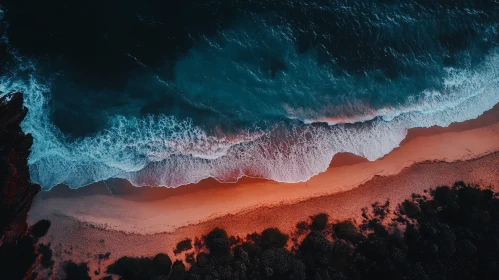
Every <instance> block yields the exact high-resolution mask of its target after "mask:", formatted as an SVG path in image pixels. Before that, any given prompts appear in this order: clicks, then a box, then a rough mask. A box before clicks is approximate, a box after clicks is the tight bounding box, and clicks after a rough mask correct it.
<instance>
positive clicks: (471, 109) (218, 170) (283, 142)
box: [0, 23, 499, 188]
mask: <svg viewBox="0 0 499 280" xmlns="http://www.w3.org/2000/svg"><path fill="white" fill-rule="evenodd" d="M260 24H262V26H261V28H260V29H258V28H256V27H254V28H253V29H252V30H257V32H256V33H251V34H247V33H245V32H242V33H241V30H239V29H238V30H236V31H237V32H236V31H234V30H232V31H231V30H229V31H225V32H223V33H221V34H219V38H218V39H212V38H205V44H204V45H201V46H200V47H199V48H194V49H193V50H191V52H190V56H188V57H187V58H186V59H184V60H181V61H180V62H179V63H178V65H177V66H176V71H177V73H176V74H177V75H176V79H177V80H176V83H177V85H176V86H179V87H181V88H183V90H184V91H185V92H186V95H187V96H185V97H186V98H187V99H190V100H191V101H192V100H196V101H197V102H198V101H199V100H200V99H202V101H199V102H200V103H201V104H205V103H206V104H205V105H206V106H208V107H215V108H214V109H216V110H218V111H224V109H225V110H228V109H227V108H229V109H232V108H234V107H232V106H234V104H233V103H210V102H212V100H215V101H214V102H225V100H226V99H227V96H226V95H227V93H228V92H229V93H232V92H233V91H238V90H239V91H241V90H243V89H241V87H240V86H239V84H238V83H237V82H238V81H243V82H242V83H243V84H245V83H246V82H247V81H248V80H250V81H252V82H251V83H249V84H250V85H251V86H253V88H252V87H248V88H245V89H244V91H242V92H241V95H242V96H243V97H244V99H243V98H241V99H240V100H239V103H238V104H237V106H239V107H235V109H234V111H235V112H236V114H239V115H238V116H239V117H240V118H241V119H244V117H245V115H246V114H249V113H250V112H251V110H253V108H247V106H248V105H247V104H250V105H251V104H258V107H260V108H261V109H259V110H261V112H259V114H261V115H264V114H270V113H273V112H276V111H279V110H278V109H279V108H280V107H283V108H282V110H281V111H283V112H284V113H287V115H288V117H289V118H290V119H298V120H301V121H291V124H290V123H289V122H282V123H278V124H275V125H274V127H273V128H271V129H266V130H265V131H260V132H247V133H240V134H238V135H230V136H229V135H225V136H223V135H217V136H213V135H208V134H207V133H206V132H205V131H203V130H202V129H201V128H199V127H196V126H194V125H193V124H192V122H191V121H190V120H179V119H176V118H174V117H171V116H166V115H160V116H156V117H152V116H151V117H146V118H142V119H139V118H130V117H124V116H115V117H112V119H111V120H110V124H111V125H110V128H108V129H107V130H104V131H101V132H99V133H98V134H96V135H92V136H88V137H85V138H83V139H79V140H77V141H73V140H68V139H66V138H65V137H64V135H62V133H61V132H60V131H59V130H58V128H57V127H56V126H55V125H53V124H52V122H51V120H50V119H49V115H48V102H49V100H50V85H49V84H48V83H46V82H44V81H41V80H39V79H38V78H37V77H36V76H35V73H36V71H35V69H34V68H35V66H34V65H35V64H34V63H31V62H29V61H26V60H25V59H23V58H20V57H19V56H16V58H17V60H18V62H19V69H18V70H17V72H15V73H10V74H8V75H4V76H3V77H1V78H0V91H3V92H4V93H6V92H9V91H12V90H20V91H23V92H24V93H25V105H26V107H28V109H29V113H28V116H27V117H26V119H25V120H24V122H23V124H22V127H23V129H24V130H25V131H26V132H29V133H31V134H33V136H34V143H33V146H32V153H31V156H30V158H29V165H30V171H31V176H32V180H33V181H35V182H38V183H40V184H41V185H42V186H43V187H44V188H50V187H52V186H54V185H56V184H59V183H65V184H67V185H69V186H71V187H80V186H83V185H86V184H90V183H93V182H96V181H101V180H106V179H109V178H113V177H117V178H125V179H128V180H130V181H131V182H132V183H133V184H135V185H138V186H139V185H161V186H169V187H177V186H180V185H184V184H188V183H195V182H198V181H200V180H202V179H204V178H208V177H214V178H216V179H218V180H220V181H232V180H235V179H236V178H238V177H240V176H242V175H244V174H248V173H249V174H251V175H253V176H261V177H265V178H269V179H272V180H276V181H281V182H297V181H304V180H307V179H308V178H310V177H311V176H313V175H315V174H318V173H320V172H323V171H325V170H326V168H327V167H328V165H329V163H330V161H331V159H332V157H333V156H334V155H335V154H336V153H340V152H349V153H353V154H356V155H359V156H363V157H365V158H367V159H369V160H375V159H377V158H379V157H382V156H383V155H385V154H387V153H389V152H390V151H391V150H393V149H394V148H396V147H397V146H398V145H399V144H400V142H401V141H402V140H403V139H404V137H405V136H406V134H407V129H409V128H413V127H429V126H433V125H438V126H448V125H449V124H450V123H452V122H460V121H465V120H468V119H473V118H476V117H477V116H479V115H480V114H482V113H483V112H484V111H486V110H488V109H491V108H492V107H493V106H494V105H495V104H496V103H498V102H499V82H498V79H499V67H498V65H499V51H497V50H496V51H495V52H492V53H491V54H490V55H489V56H488V58H487V59H486V60H485V61H484V62H483V63H482V64H481V65H480V66H479V67H476V68H474V69H451V68H449V69H446V75H445V78H444V79H443V89H442V90H440V91H437V90H434V89H427V90H425V91H423V92H421V93H420V94H418V95H415V96H418V97H417V98H416V97H415V98H414V100H412V99H408V100H406V102H405V103H404V104H398V105H397V106H393V105H392V106H393V107H382V108H376V109H373V108H370V107H367V106H365V105H363V104H362V103H360V102H355V101H351V100H350V99H348V98H347V97H348V96H347V95H345V96H342V97H341V98H342V99H341V100H339V101H337V102H336V104H335V105H334V106H332V105H331V106H329V107H328V106H327V104H326V106H324V107H323V108H322V109H321V108H319V109H318V108H314V109H313V111H311V112H310V111H308V110H312V109H309V108H302V107H300V102H301V101H303V100H308V99H307V98H308V95H307V94H311V95H312V94H315V93H316V94H318V96H322V95H320V94H319V93H321V91H324V90H327V88H328V87H327V86H324V84H326V85H329V86H331V87H336V86H337V85H339V86H338V88H339V89H345V90H349V89H351V88H352V87H355V86H356V84H355V81H354V82H352V81H348V80H344V79H342V78H338V77H334V76H333V75H332V74H331V73H330V72H329V71H328V70H327V69H326V67H323V66H319V65H318V63H317V61H316V59H315V58H314V55H313V53H305V54H297V53H296V51H295V50H294V47H293V44H292V41H293V39H292V31H291V29H290V28H289V27H285V28H271V27H269V26H266V25H265V23H260ZM257 25H258V24H257ZM243 30H250V29H243ZM266 32H270V33H266ZM220 44H224V45H225V48H228V49H229V50H230V52H228V51H226V50H225V48H221V46H220ZM267 44H272V47H269V46H267ZM253 49H257V50H258V49H259V50H262V52H264V51H269V49H277V50H281V52H282V53H284V54H285V58H286V61H288V65H287V70H286V72H285V73H280V74H278V75H277V76H276V77H275V78H271V77H269V76H268V74H266V73H264V71H263V70H261V69H260V68H259V66H258V65H254V64H252V63H250V62H252V61H253V58H251V59H249V60H248V63H247V64H244V65H242V64H240V63H236V62H235V60H234V58H233V56H241V55H240V54H245V55H247V54H251V55H253V52H252V50H253ZM248 50H250V51H249V53H248ZM214 64H219V65H221V66H220V67H219V68H223V69H231V70H230V71H229V70H226V71H225V72H223V73H222V74H224V75H222V76H223V79H222V78H220V73H218V72H216V73H215V72H213V71H211V72H213V73H210V69H212V67H213V65H214ZM199 69H201V73H203V75H202V76H199V75H198V74H192V73H196V71H197V70H199ZM217 71H218V70H217ZM193 75H194V76H193ZM245 75H250V76H249V77H248V76H245ZM19 77H24V78H22V79H21V78H19ZM270 82H272V83H273V84H272V86H270V87H269V88H265V87H263V86H262V85H264V84H265V83H270ZM369 82H372V81H371V80H369V79H366V80H365V81H363V83H369ZM403 82H404V81H398V82H397V83H396V84H394V85H389V86H387V87H386V89H387V90H388V89H393V88H395V89H399V88H398V87H399V86H400V87H401V88H400V90H403V89H402V86H403ZM347 83H350V84H347ZM202 85H203V86H205V88H202V87H201V86H202ZM343 85H344V86H343ZM307 89H308V90H310V91H312V92H307ZM384 89H385V86H380V87H379V88H378V90H384ZM210 90H216V93H213V94H215V96H216V97H217V98H214V97H212V96H210V95H207V94H205V91H210ZM281 90H282V91H284V93H285V94H286V96H287V98H288V99H289V100H291V102H294V103H295V104H286V105H284V106H282V105H281V104H278V103H271V102H262V100H265V98H270V97H272V98H277V99H278V98H279V95H278V93H279V91H281ZM304 95H306V96H305V97H306V98H303V96H304ZM353 97H355V96H353ZM328 98H329V99H328V100H329V101H335V100H333V99H334V98H336V96H335V95H330V96H329V97H328ZM312 99H313V100H312V101H310V102H311V103H312V104H314V105H316V104H321V103H324V102H323V100H321V99H320V98H318V97H317V98H316V97H314V98H312ZM344 99H345V100H344ZM352 100H355V98H352ZM343 101H345V102H343ZM203 102H204V103H203ZM352 102H353V103H352ZM326 103H327V102H326ZM276 104H277V105H276ZM217 106H218V107H217ZM345 106H347V107H348V106H350V107H352V108H347V109H345ZM254 107H257V105H255V106H254ZM338 111H340V112H353V113H352V114H347V115H345V116H341V115H340V116H338V114H330V112H338ZM233 113H234V112H233ZM256 115H258V114H256ZM331 116H333V117H331ZM250 119H251V118H250ZM317 122H327V123H328V124H329V125H319V124H314V123H317ZM350 124H355V125H350Z"/></svg>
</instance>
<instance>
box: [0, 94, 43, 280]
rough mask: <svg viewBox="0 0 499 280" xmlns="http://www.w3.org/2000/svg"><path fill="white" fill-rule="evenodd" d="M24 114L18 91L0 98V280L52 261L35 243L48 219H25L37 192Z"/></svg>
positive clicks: (31, 272) (25, 275) (28, 274)
mask: <svg viewBox="0 0 499 280" xmlns="http://www.w3.org/2000/svg"><path fill="white" fill-rule="evenodd" d="M26 113H27V109H26V108H25V107H23V96H22V94H21V93H11V94H7V95H6V96H4V97H2V98H0V271H1V273H2V278H3V277H6V278H4V279H23V278H28V279H29V278H31V277H33V278H34V277H36V275H37V272H36V268H37V267H38V266H39V265H40V262H41V259H43V263H44V264H52V262H51V261H50V260H47V259H46V258H47V257H49V258H50V256H40V255H41V254H43V252H46V254H50V255H51V251H50V249H49V248H47V246H44V247H41V249H39V248H38V245H37V242H38V239H39V238H40V237H42V236H44V235H45V234H46V233H47V231H48V229H49V227H50V221H48V220H42V221H39V222H38V223H36V224H35V225H34V226H32V227H30V226H28V224H27V222H26V219H27V215H28V211H29V209H30V207H31V203H32V201H33V197H34V196H35V195H36V194H37V193H38V192H39V191H40V186H39V185H36V184H33V183H31V182H30V176H29V169H28V156H29V154H30V147H31V144H32V142H33V138H32V137H31V135H30V134H25V133H24V132H23V131H22V130H21V126H20V124H21V121H22V120H23V119H24V117H25V116H26ZM40 252H41V253H40ZM37 260H40V261H37Z"/></svg>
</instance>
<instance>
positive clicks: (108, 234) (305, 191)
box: [30, 107, 499, 260]
mask: <svg viewBox="0 0 499 280" xmlns="http://www.w3.org/2000/svg"><path fill="white" fill-rule="evenodd" d="M498 116H499V108H497V107H496V108H495V109H493V110H491V111H489V112H487V113H486V114H484V116H481V117H480V118H478V119H477V120H472V121H468V122H464V123H461V124H453V125H451V126H450V127H449V128H438V127H434V128H427V129H414V130H411V131H409V134H408V138H407V139H406V140H405V141H404V142H403V144H402V145H401V147H400V148H398V149H396V150H394V151H392V152H391V153H390V154H388V155H386V156H385V157H384V158H382V159H379V160H376V161H374V162H369V161H366V160H364V159H362V158H359V157H356V156H353V155H348V154H340V155H337V156H336V157H335V159H333V161H332V163H331V166H330V167H329V169H328V170H327V171H326V172H324V173H321V174H319V175H317V176H315V177H313V178H311V179H310V180H308V181H307V182H302V183H293V184H286V183H277V182H272V181H268V180H263V179H251V178H243V179H242V180H240V181H239V182H238V183H235V184H221V183H218V182H216V181H214V180H213V179H209V180H204V181H203V182H201V183H199V184H195V185H190V186H183V187H180V188H178V189H164V188H131V189H130V188H126V187H123V186H122V187H118V188H117V190H116V188H115V186H111V185H110V183H109V182H108V187H109V188H110V189H111V191H113V192H114V193H115V194H116V193H118V194H119V195H111V194H110V193H109V191H108V190H107V189H105V186H104V185H103V184H96V185H95V186H92V187H89V188H83V189H79V190H74V191H73V190H71V191H70V190H64V189H63V188H55V189H54V191H50V192H47V193H44V194H42V195H40V196H38V197H37V199H36V200H35V202H34V203H33V207H32V210H31V212H30V219H31V221H30V222H33V221H36V220H38V219H42V218H48V219H50V220H52V222H53V225H52V228H51V230H50V231H49V234H48V235H47V236H46V237H45V238H44V240H45V241H46V242H52V244H53V245H52V246H53V249H54V252H55V255H56V259H58V260H64V259H69V258H72V259H75V260H78V259H81V260H88V258H89V257H92V256H95V255H96V254H98V253H105V252H107V251H111V252H112V259H116V258H119V257H121V256H123V255H135V256H138V255H153V254H156V253H158V252H167V253H170V254H171V252H172V248H173V247H174V245H175V244H176V243H177V242H178V241H180V240H182V239H183V238H185V237H191V238H192V237H195V236H200V235H202V234H205V233H206V232H207V231H209V230H211V229H212V228H214V227H216V226H219V227H223V228H226V229H227V231H228V232H229V234H232V235H240V236H244V235H246V234H247V233H251V232H254V231H261V230H263V229H265V228H267V227H270V226H277V227H279V228H280V229H281V230H283V231H285V232H288V233H290V232H291V231H292V230H293V228H294V226H295V225H296V223H297V222H299V221H301V220H306V219H307V218H308V216H310V215H313V214H316V213H319V212H326V213H328V214H329V215H330V216H331V217H332V218H333V219H338V220H342V219H349V218H354V219H355V218H357V217H359V214H360V209H361V208H362V207H365V206H368V205H369V204H370V203H372V202H374V201H383V200H386V199H390V200H391V201H392V202H393V203H398V202H401V201H402V200H403V199H405V198H407V197H408V196H409V195H410V194H411V193H413V192H422V191H423V190H424V189H428V188H430V187H435V186H438V185H443V184H452V183H453V182H454V181H456V180H464V181H467V182H474V183H480V184H484V185H494V186H496V185H497V184H498V183H499V153H497V152H499V118H498ZM115 183H116V182H115ZM85 189H86V190H85ZM82 222H83V223H82ZM59 242H60V243H62V244H63V245H59ZM70 246H71V247H72V248H73V251H72V253H71V255H69V254H68V253H64V249H67V248H68V247H70Z"/></svg>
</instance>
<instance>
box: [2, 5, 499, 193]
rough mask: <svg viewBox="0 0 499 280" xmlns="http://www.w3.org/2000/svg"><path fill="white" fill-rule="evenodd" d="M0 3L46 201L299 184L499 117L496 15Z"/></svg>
mask: <svg viewBox="0 0 499 280" xmlns="http://www.w3.org/2000/svg"><path fill="white" fill-rule="evenodd" d="M101 2H102V1H80V2H74V1H72V2H71V3H67V1H50V3H42V2H40V1H34V0H16V1H13V0H12V1H6V3H5V4H3V6H2V7H1V10H2V13H1V15H2V25H1V30H0V31H1V34H2V44H1V57H0V58H1V65H0V66H1V70H0V71H2V72H1V74H2V79H1V80H0V89H2V90H3V91H4V92H7V91H9V90H16V89H17V90H23V91H24V92H25V93H26V106H27V107H28V108H29V109H30V113H29V115H28V117H27V119H26V121H25V122H24V123H23V128H24V129H25V130H26V131H28V132H30V133H32V134H33V135H34V137H35V143H34V145H33V151H32V155H31V157H30V162H29V163H30V167H31V173H32V178H33V180H35V181H37V182H39V183H41V184H42V186H44V187H45V188H50V187H52V186H53V185H55V184H57V183H66V184H69V185H70V186H72V187H79V186H82V185H85V184H89V183H92V182H95V181H99V180H105V179H108V178H112V177H120V178H126V179H129V180H130V181H131V182H132V183H134V184H136V185H164V186H172V187H176V186H179V185H182V184H186V183H191V182H197V181H199V180H201V179H203V178H207V177H215V178H217V179H219V180H221V181H232V180H235V179H236V178H238V177H240V176H243V175H251V176H260V177H265V178H270V179H274V180H278V181H286V182H293V181H301V180H306V179H307V178H309V177H310V176H313V175H315V174H317V173H319V172H321V171H324V170H325V169H326V168H327V166H328V164H329V161H330V160H331V158H332V157H333V155H334V154H336V153H338V152H351V153H355V154H358V155H361V156H364V157H366V158H368V159H370V160H373V159H376V158H378V157H380V156H383V155H384V154H386V153H388V152H389V151H391V150H392V149H393V148H395V147H397V146H398V144H399V143H400V141H401V140H402V139H403V138H404V137H405V134H406V132H407V129H408V128H411V127H426V126H432V125H440V126H446V125H448V124H449V123H451V122H455V121H463V120H466V119H471V118H475V117H476V116H478V115H480V114H481V113H483V112H484V111H485V110H488V109H490V108H491V107H493V106H494V105H495V104H496V103H497V102H499V90H498V86H499V82H498V78H499V73H498V72H499V66H498V65H499V64H498V62H499V50H498V44H499V4H498V3H497V2H496V1H457V3H455V2H456V1H422V0H420V1H415V0H413V1H303V0H302V1H270V0H268V1H265V0H260V1H256V0H254V1H242V0H235V1H234V0H233V1H229V0H227V1H214V0H197V1H190V0H189V1H179V2H173V1H152V0H147V1H105V3H101Z"/></svg>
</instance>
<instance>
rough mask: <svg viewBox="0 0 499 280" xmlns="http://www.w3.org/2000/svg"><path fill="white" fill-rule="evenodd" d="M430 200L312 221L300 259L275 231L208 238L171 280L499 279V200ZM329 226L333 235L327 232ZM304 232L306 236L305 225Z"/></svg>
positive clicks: (474, 190)
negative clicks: (236, 238) (355, 219)
mask: <svg viewBox="0 0 499 280" xmlns="http://www.w3.org/2000/svg"><path fill="white" fill-rule="evenodd" d="M430 195H431V197H428V198H427V197H425V196H420V195H413V196H412V197H411V198H410V199H408V200H406V201H404V202H403V203H401V204H399V205H397V207H395V208H390V204H389V203H388V202H386V203H383V204H381V203H374V204H372V205H371V208H370V209H363V212H362V215H363V218H364V219H363V221H362V223H361V224H360V225H359V227H357V226H356V225H355V224H353V223H352V222H350V221H343V222H339V223H335V224H333V225H328V224H327V215H325V214H319V215H316V216H313V217H311V218H312V223H311V225H310V229H311V231H310V232H309V233H308V234H307V235H306V236H305V238H304V239H303V241H302V242H301V244H298V247H297V248H298V249H297V250H296V252H294V251H293V252H291V251H289V250H287V249H286V248H285V245H286V243H287V241H288V236H287V235H285V234H283V233H281V232H280V231H279V230H278V229H276V228H270V229H266V230H264V231H263V232H262V233H261V234H257V233H254V234H251V235H249V236H248V237H247V238H246V241H245V242H243V243H242V244H240V243H239V244H240V245H237V244H235V243H234V242H232V243H231V242H230V240H229V238H228V237H227V234H226V232H225V231H224V230H222V229H218V228H217V229H214V230H213V231H212V232H210V233H209V234H208V235H207V236H206V237H205V238H204V241H205V245H206V246H207V249H209V253H198V254H197V256H196V262H195V263H194V264H193V265H192V267H191V268H190V270H188V271H187V270H186V269H185V266H184V265H183V263H182V262H181V261H176V262H175V263H174V265H173V268H172V271H173V272H172V275H171V276H170V277H171V279H235V280H238V279H246V280H249V279H255V280H256V279H273V280H274V279H276V280H278V279H283V280H284V279H286V280H287V279H300V280H303V279H314V280H315V279H321V280H327V279H331V280H333V279H499V199H498V198H497V196H496V194H494V193H493V192H492V191H491V190H490V189H483V188H478V187H476V186H468V185H465V184H464V183H462V182H458V183H456V184H455V185H454V186H452V187H445V186H443V187H438V188H436V189H435V190H432V191H431V192H430ZM392 209H395V211H392ZM328 226H331V227H330V228H331V229H332V235H329V233H325V232H327V231H324V229H326V228H327V227H328ZM297 231H298V232H300V233H305V232H306V231H305V224H304V223H301V224H300V226H299V227H297ZM230 244H235V245H233V247H232V248H231V245H230ZM118 262H119V261H118ZM136 265H137V264H135V266H136ZM142 265H146V264H145V263H144V264H142ZM127 267H128V269H130V268H133V267H134V266H133V265H130V264H128V265H127ZM139 271H141V270H139ZM120 275H121V276H122V277H123V279H138V278H128V277H124V275H123V274H120ZM142 279H146V278H142Z"/></svg>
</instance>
